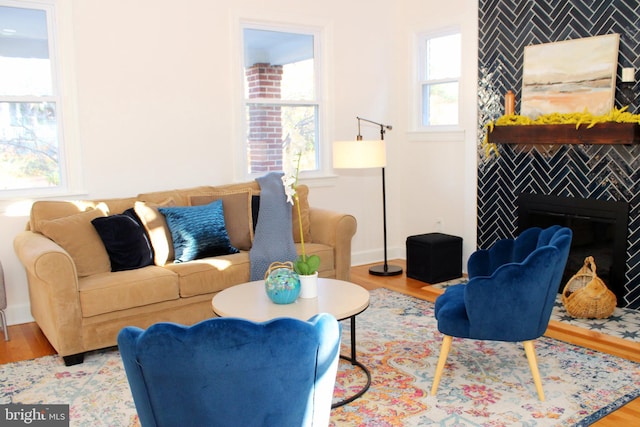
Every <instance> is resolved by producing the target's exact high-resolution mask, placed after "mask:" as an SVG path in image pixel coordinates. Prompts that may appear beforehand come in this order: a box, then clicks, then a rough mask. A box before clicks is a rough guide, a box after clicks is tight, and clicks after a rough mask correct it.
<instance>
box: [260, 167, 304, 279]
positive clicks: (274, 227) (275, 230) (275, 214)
mask: <svg viewBox="0 0 640 427" xmlns="http://www.w3.org/2000/svg"><path fill="white" fill-rule="evenodd" d="M282 176H283V173H282V172H270V173H268V174H266V175H265V176H263V177H260V178H257V179H256V181H258V184H260V211H259V214H258V223H257V224H256V230H255V234H254V236H253V245H252V246H251V250H250V251H249V259H250V261H251V280H262V279H264V274H265V273H266V271H267V270H268V269H269V265H271V263H273V262H275V261H280V262H286V261H295V260H296V258H297V254H296V245H295V243H293V230H292V228H291V227H292V225H291V205H290V204H289V203H287V196H286V194H285V192H284V186H283V185H282Z"/></svg>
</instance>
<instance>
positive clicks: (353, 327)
mask: <svg viewBox="0 0 640 427" xmlns="http://www.w3.org/2000/svg"><path fill="white" fill-rule="evenodd" d="M349 323H351V361H352V362H355V361H356V316H351V321H350V322H349Z"/></svg>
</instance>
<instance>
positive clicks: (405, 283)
mask: <svg viewBox="0 0 640 427" xmlns="http://www.w3.org/2000/svg"><path fill="white" fill-rule="evenodd" d="M390 263H391V264H395V265H399V266H402V267H403V268H406V265H405V262H404V260H393V261H391V262H390ZM351 281H352V282H354V283H357V284H359V285H361V286H363V287H364V288H366V289H369V290H372V289H376V288H381V287H382V288H387V289H392V290H394V291H397V292H402V293H404V294H408V295H412V296H414V297H417V298H422V299H426V300H429V301H434V300H435V298H436V297H437V296H438V295H439V294H440V291H438V290H437V289H433V288H429V287H428V286H427V285H426V284H425V283H423V282H420V281H417V280H413V279H409V278H407V277H406V275H405V274H402V275H399V276H393V277H380V276H373V275H370V274H369V266H366V265H364V266H357V267H353V268H352V269H351ZM423 288H426V289H423ZM9 335H10V338H11V339H10V341H6V342H5V341H4V340H2V339H1V338H0V364H4V363H9V362H16V361H20V360H29V359H33V358H36V357H42V356H46V355H50V354H55V351H54V349H53V347H51V345H50V344H49V342H48V341H47V339H46V338H45V337H44V335H43V334H42V332H41V331H40V329H39V328H38V326H37V325H36V324H35V323H25V324H22V325H13V326H10V327H9ZM546 335H547V336H550V337H553V338H556V339H559V340H563V341H566V342H571V343H573V344H576V345H580V346H583V347H589V348H592V349H594V350H597V351H601V352H605V353H610V354H614V355H616V356H619V357H623V358H625V359H629V360H633V361H635V362H640V344H638V343H633V342H630V341H625V340H622V339H618V338H614V337H608V336H606V335H603V334H600V333H598V332H594V331H587V330H584V329H581V328H576V327H573V326H570V325H566V324H561V323H560V322H553V321H552V322H551V323H550V325H549V328H548V329H547V333H546ZM638 420H640V398H637V399H635V400H633V401H632V402H630V403H628V404H627V405H625V406H623V407H622V408H620V409H618V410H617V411H615V412H613V413H611V414H609V415H607V416H606V417H604V418H602V419H601V420H599V421H597V422H596V423H594V424H593V425H594V426H596V427H617V426H621V425H625V426H626V425H637V423H638Z"/></svg>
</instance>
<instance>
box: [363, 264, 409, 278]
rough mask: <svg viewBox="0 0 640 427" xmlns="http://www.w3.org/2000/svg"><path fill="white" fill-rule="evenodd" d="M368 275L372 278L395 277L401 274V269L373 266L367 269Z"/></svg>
mask: <svg viewBox="0 0 640 427" xmlns="http://www.w3.org/2000/svg"><path fill="white" fill-rule="evenodd" d="M369 274H373V275H374V276H397V275H399V274H402V267H399V266H397V265H390V264H380V265H374V266H373V267H371V268H369Z"/></svg>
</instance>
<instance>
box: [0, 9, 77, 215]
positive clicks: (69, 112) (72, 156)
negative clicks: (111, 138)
mask: <svg viewBox="0 0 640 427" xmlns="http://www.w3.org/2000/svg"><path fill="white" fill-rule="evenodd" d="M0 5H1V6H5V7H15V8H21V9H34V10H42V11H44V12H45V13H46V20H47V39H48V40H47V42H48V48H49V61H50V66H51V84H52V92H53V93H52V94H51V95H47V96H32V95H25V96H0V101H2V102H19V103H28V102H52V103H55V105H56V122H57V137H58V155H59V158H58V164H59V168H60V183H59V185H57V186H52V187H32V188H23V189H8V190H3V189H0V212H7V213H9V214H11V213H12V212H9V210H10V208H11V206H13V205H18V206H22V204H21V203H16V202H17V201H24V200H30V199H36V198H50V197H62V196H71V195H80V194H85V191H84V190H83V179H82V169H81V166H80V164H81V163H80V159H81V156H80V147H79V143H78V141H79V139H78V130H77V124H74V123H77V108H76V96H75V94H76V86H75V70H74V65H73V64H74V59H73V50H72V46H73V34H72V30H71V29H72V28H73V27H72V25H71V19H72V10H71V3H70V2H66V1H63V2H58V1H56V0H21V1H17V0H0ZM63 69H64V70H65V73H64V74H63V73H62V70H63ZM16 214H19V212H18V213H16Z"/></svg>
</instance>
